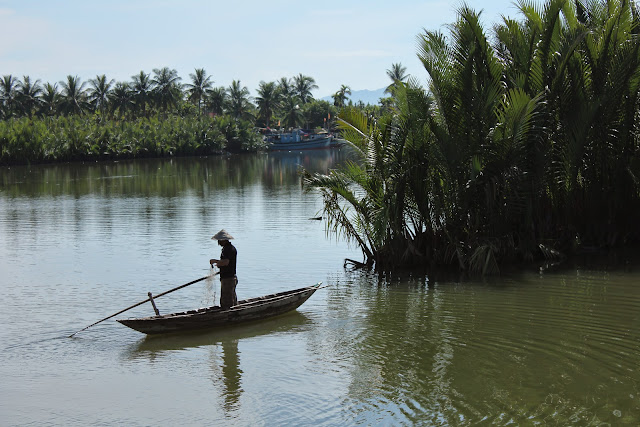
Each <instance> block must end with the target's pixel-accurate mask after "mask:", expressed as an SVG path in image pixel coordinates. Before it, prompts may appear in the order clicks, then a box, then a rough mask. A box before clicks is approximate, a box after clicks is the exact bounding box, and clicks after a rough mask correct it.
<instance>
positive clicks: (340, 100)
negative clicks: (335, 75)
mask: <svg viewBox="0 0 640 427" xmlns="http://www.w3.org/2000/svg"><path fill="white" fill-rule="evenodd" d="M347 95H351V88H350V87H349V86H346V85H341V86H340V90H338V91H337V92H336V93H334V94H333V95H332V98H333V105H335V106H336V107H339V108H342V107H344V105H345V102H346V100H347Z"/></svg>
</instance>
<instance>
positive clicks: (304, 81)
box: [293, 73, 318, 104]
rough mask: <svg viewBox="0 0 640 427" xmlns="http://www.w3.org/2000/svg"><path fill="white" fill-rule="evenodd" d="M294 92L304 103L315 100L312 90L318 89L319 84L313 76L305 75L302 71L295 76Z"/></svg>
mask: <svg viewBox="0 0 640 427" xmlns="http://www.w3.org/2000/svg"><path fill="white" fill-rule="evenodd" d="M293 87H294V92H295V94H296V95H297V96H298V98H299V99H300V102H301V103H302V104H306V103H307V102H309V101H311V100H313V95H312V94H311V91H312V90H314V89H318V85H317V84H316V81H315V79H314V78H313V77H309V76H305V75H303V74H302V73H300V74H298V75H297V76H295V77H294V78H293Z"/></svg>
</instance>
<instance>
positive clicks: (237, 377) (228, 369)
mask: <svg viewBox="0 0 640 427" xmlns="http://www.w3.org/2000/svg"><path fill="white" fill-rule="evenodd" d="M222 351H223V352H224V354H223V355H222V361H223V364H222V378H223V381H224V386H225V388H226V390H225V393H224V400H225V405H224V406H225V409H227V410H234V409H237V406H238V400H239V399H240V395H241V394H242V388H241V387H240V381H241V376H242V370H240V357H239V356H238V340H230V341H222Z"/></svg>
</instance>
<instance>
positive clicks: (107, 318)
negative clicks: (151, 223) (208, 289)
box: [69, 272, 219, 338]
mask: <svg viewBox="0 0 640 427" xmlns="http://www.w3.org/2000/svg"><path fill="white" fill-rule="evenodd" d="M218 273H219V272H215V273H214V274H211V275H209V276H204V277H201V278H199V279H196V280H192V281H191V282H189V283H185V284H184V285H180V286H178V287H177V288H173V289H169V290H168V291H166V292H163V293H161V294H158V295H156V296H154V297H153V298H158V297H161V296H163V295H167V294H169V293H171V292H173V291H177V290H178V289H182V288H185V287H187V286H189V285H193V284H194V283H198V282H201V281H203V280H205V279H208V278H209V277H213V276H215V275H216V274H218ZM150 300H151V298H147V299H146V300H144V301H140V302H139V303H137V304H134V305H132V306H131V307H127V308H125V309H124V310H120V311H119V312H117V313H114V314H112V315H111V316H108V317H105V318H104V319H102V320H98V321H97V322H96V323H92V324H90V325H89V326H87V327H86V328H82V329H80V330H79V331H77V332H74V333H72V334H71V335H69V338H72V337H73V336H74V335H75V334H77V333H78V332H82V331H84V330H87V329H89V328H90V327H92V326H95V325H97V324H98V323H100V322H104V321H105V320H109V319H111V318H112V317H114V316H117V315H118V314H120V313H124V312H125V311H127V310H131V309H132V308H134V307H137V306H139V305H142V304H144V303H145V302H149V301H150Z"/></svg>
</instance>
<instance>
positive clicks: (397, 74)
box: [384, 62, 409, 94]
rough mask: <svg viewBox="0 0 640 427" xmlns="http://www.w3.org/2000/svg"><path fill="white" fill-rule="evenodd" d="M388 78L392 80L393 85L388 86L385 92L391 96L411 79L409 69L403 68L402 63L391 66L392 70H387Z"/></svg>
mask: <svg viewBox="0 0 640 427" xmlns="http://www.w3.org/2000/svg"><path fill="white" fill-rule="evenodd" d="M387 76H389V78H390V79H391V84H390V85H389V86H387V88H386V89H385V91H384V92H385V93H389V94H393V92H394V90H395V89H396V88H397V87H398V85H399V84H401V83H404V82H405V80H407V79H408V78H409V75H408V74H407V67H405V66H403V65H402V63H400V62H397V63H394V64H391V68H389V69H388V70H387Z"/></svg>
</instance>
